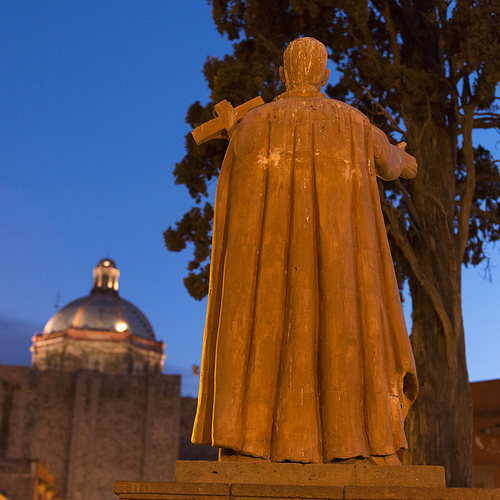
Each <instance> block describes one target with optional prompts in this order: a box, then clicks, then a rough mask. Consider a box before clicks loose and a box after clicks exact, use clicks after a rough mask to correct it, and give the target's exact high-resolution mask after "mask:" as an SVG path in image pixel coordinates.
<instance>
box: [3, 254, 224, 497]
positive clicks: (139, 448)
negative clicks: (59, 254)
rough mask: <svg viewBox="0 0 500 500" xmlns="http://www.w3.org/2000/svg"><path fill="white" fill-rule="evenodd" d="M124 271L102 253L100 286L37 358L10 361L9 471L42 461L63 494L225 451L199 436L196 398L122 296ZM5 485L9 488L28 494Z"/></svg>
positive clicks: (108, 486)
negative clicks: (186, 393) (184, 392)
mask: <svg viewBox="0 0 500 500" xmlns="http://www.w3.org/2000/svg"><path fill="white" fill-rule="evenodd" d="M119 275H120V271H119V270H118V268H117V267H116V264H115V263H114V261H113V260H111V259H102V260H100V261H99V262H98V264H97V266H96V267H95V269H94V278H93V287H92V290H91V292H90V294H89V295H88V296H86V297H82V298H80V299H77V300H74V301H73V302H71V303H69V304H68V305H66V306H65V307H63V308H62V309H60V310H59V311H58V312H57V313H56V314H55V315H54V316H53V317H52V318H51V319H50V320H49V321H48V322H47V324H46V326H45V328H44V329H43V332H42V333H37V334H35V336H34V337H33V343H32V347H31V352H32V366H31V367H22V366H0V408H1V415H0V478H1V477H2V470H4V471H5V470H8V469H9V468H10V469H12V468H13V467H14V466H18V464H19V463H21V462H20V461H23V460H24V461H26V460H28V461H37V463H40V464H41V465H42V466H43V467H44V468H45V469H47V470H48V471H50V473H51V474H52V475H53V476H54V478H55V479H56V480H57V482H58V483H59V484H60V485H61V491H62V493H61V496H60V498H61V499H62V500H114V499H115V498H116V497H115V495H114V493H113V482H114V481H115V480H120V479H121V480H132V481H168V480H173V475H174V466H175V461H176V460H178V459H179V458H181V459H190V458H198V459H213V458H215V457H216V453H215V452H214V450H213V449H212V448H211V447H199V446H196V447H195V445H192V444H191V443H190V442H189V434H190V430H191V429H192V421H193V418H194V411H195V400H193V399H192V398H181V395H180V376H178V375H164V374H162V369H163V363H164V359H165V354H164V347H165V346H164V344H163V342H161V341H158V340H156V337H155V334H154V331H153V328H152V327H151V324H150V323H149V321H148V319H147V317H146V316H145V315H144V314H143V313H142V312H141V311H140V310H139V309H138V308H137V307H136V306H135V305H133V304H131V303H130V302H128V301H126V300H125V299H123V298H121V297H120V295H119V293H118V278H119ZM181 434H185V436H183V437H182V436H181ZM11 479H13V480H14V481H15V478H13V476H12V475H11ZM5 484H7V482H6V481H4V482H3V485H2V484H0V493H1V494H4V495H5V496H6V497H7V498H8V499H9V500H25V497H24V496H21V497H18V496H16V495H18V493H19V491H20V490H19V488H18V487H16V486H15V484H14V483H12V484H14V486H12V487H10V488H9V490H8V491H7V490H6V489H5V488H6V487H5ZM9 484H10V483H9ZM3 486H4V489H5V491H3V490H2V487H3ZM42 486H43V485H42ZM42 486H40V485H39V486H38V487H39V488H42ZM35 498H45V497H38V496H35ZM56 498H57V497H56Z"/></svg>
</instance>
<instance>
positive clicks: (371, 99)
mask: <svg viewBox="0 0 500 500" xmlns="http://www.w3.org/2000/svg"><path fill="white" fill-rule="evenodd" d="M361 88H362V89H363V90H364V91H365V92H366V95H367V96H368V98H369V99H370V101H372V102H373V104H375V106H376V108H377V109H378V110H380V113H381V114H382V115H384V116H385V117H386V118H387V119H388V120H389V122H390V124H391V126H392V128H393V129H394V130H395V131H396V132H398V133H400V134H401V135H405V131H404V130H403V129H401V128H400V127H399V125H398V124H397V122H396V120H394V118H393V117H392V116H391V114H390V113H389V112H388V111H387V110H386V109H385V108H384V107H383V106H382V105H381V104H380V103H379V102H378V101H377V100H376V99H375V98H374V97H373V96H372V94H371V92H370V91H369V90H368V89H367V88H366V87H363V86H362V87H361Z"/></svg>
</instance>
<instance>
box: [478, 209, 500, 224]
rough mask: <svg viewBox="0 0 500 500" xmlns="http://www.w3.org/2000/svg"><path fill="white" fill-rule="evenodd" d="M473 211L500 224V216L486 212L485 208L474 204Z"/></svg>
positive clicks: (482, 217)
mask: <svg viewBox="0 0 500 500" xmlns="http://www.w3.org/2000/svg"><path fill="white" fill-rule="evenodd" d="M471 211H472V212H474V213H475V214H476V215H478V216H479V217H480V218H481V219H485V220H489V221H491V222H493V223H494V224H498V225H500V218H499V217H497V216H496V215H494V214H492V213H491V212H486V211H485V210H481V209H480V208H479V207H476V206H475V205H472V208H471Z"/></svg>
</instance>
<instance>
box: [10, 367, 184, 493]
mask: <svg viewBox="0 0 500 500" xmlns="http://www.w3.org/2000/svg"><path fill="white" fill-rule="evenodd" d="M180 401H181V398H180V377H179V376H176V375H160V374H156V375H143V376H137V375H136V376H133V375H108V374H103V373H99V372H97V371H89V370H82V371H79V372H76V373H65V372H60V371H58V372H54V371H48V370H47V371H40V370H35V369H31V368H28V367H17V366H0V411H1V418H0V458H25V459H26V458H29V459H37V460H39V461H40V462H41V463H43V464H44V466H45V467H47V469H49V470H50V471H51V473H52V474H53V475H54V476H55V478H56V479H57V480H58V481H59V482H60V483H61V484H62V487H63V497H64V498H65V500H114V499H115V496H114V494H113V481H114V480H117V479H125V480H132V481H155V480H156V481H159V480H163V481H165V480H172V479H173V474H174V466H175V461H176V460H177V457H178V455H179V440H180V436H179V433H180V419H181V418H180V417H181V403H180Z"/></svg>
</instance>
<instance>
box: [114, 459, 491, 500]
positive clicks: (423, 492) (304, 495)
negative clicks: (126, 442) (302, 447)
mask: <svg viewBox="0 0 500 500" xmlns="http://www.w3.org/2000/svg"><path fill="white" fill-rule="evenodd" d="M114 491H115V493H116V494H117V495H118V497H119V498H120V500H146V499H148V500H281V499H287V500H292V499H294V500H295V499H296V500H299V499H308V500H315V499H318V500H320V499H321V500H326V499H330V500H500V489H479V488H445V486H444V469H443V467H434V466H377V465H360V464H349V465H346V464H294V463H268V462H259V463H250V462H247V463H241V462H240V463H238V462H233V463H231V462H201V461H178V462H177V463H176V468H175V482H139V481H116V482H115V487H114Z"/></svg>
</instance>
